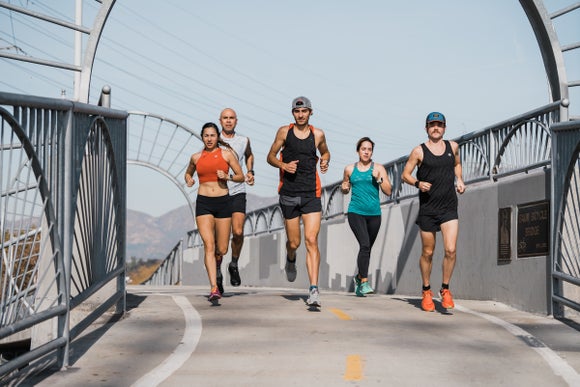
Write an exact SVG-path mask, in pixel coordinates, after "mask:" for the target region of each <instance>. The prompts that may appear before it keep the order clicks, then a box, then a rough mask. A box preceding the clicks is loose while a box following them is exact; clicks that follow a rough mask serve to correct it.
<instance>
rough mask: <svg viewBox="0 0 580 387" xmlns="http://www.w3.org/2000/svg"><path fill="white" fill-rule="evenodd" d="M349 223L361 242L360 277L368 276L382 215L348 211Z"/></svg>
mask: <svg viewBox="0 0 580 387" xmlns="http://www.w3.org/2000/svg"><path fill="white" fill-rule="evenodd" d="M348 224H349V225H350V229H351V230H352V232H353V233H354V236H355V238H356V240H357V241H358V244H359V251H358V258H357V265H358V275H359V276H360V278H368V276H369V261H370V260H371V248H372V247H373V244H374V243H375V240H376V239H377V235H379V228H381V216H380V215H376V216H365V215H359V214H355V213H352V212H349V213H348Z"/></svg>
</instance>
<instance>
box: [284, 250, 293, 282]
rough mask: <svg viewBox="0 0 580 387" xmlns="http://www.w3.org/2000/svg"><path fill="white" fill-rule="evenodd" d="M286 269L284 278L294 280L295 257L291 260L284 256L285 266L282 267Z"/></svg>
mask: <svg viewBox="0 0 580 387" xmlns="http://www.w3.org/2000/svg"><path fill="white" fill-rule="evenodd" d="M284 270H285V271H286V278H287V279H288V281H290V282H294V281H295V280H296V258H294V260H293V261H291V260H289V259H288V256H286V266H285V267H284Z"/></svg>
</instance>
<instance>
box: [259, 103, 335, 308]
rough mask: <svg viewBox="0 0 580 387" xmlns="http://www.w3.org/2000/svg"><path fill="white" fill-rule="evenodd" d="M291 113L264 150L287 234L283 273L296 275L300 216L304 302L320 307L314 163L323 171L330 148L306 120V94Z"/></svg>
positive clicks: (318, 206) (317, 187)
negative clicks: (276, 176)
mask: <svg viewBox="0 0 580 387" xmlns="http://www.w3.org/2000/svg"><path fill="white" fill-rule="evenodd" d="M292 115H293V116H294V123H293V124H290V125H285V126H282V127H280V129H278V132H277V133H276V138H275V139H274V142H273V143H272V146H271V148H270V151H269V152H268V158H267V161H268V164H270V165H272V166H273V167H275V168H278V169H279V170H280V183H279V185H278V193H279V194H280V208H281V209H282V214H283V216H284V226H285V228H286V238H287V241H286V264H285V271H286V277H287V279H288V281H290V282H293V281H294V280H295V279H296V249H298V246H300V240H301V235H300V220H301V219H302V223H303V224H304V243H305V244H306V268H307V270H308V279H309V281H310V288H309V292H308V299H307V301H306V303H307V304H308V305H309V306H315V307H320V306H321V304H320V295H319V292H318V273H319V268H320V250H319V248H318V233H319V232H320V222H321V220H322V205H321V201H320V195H321V192H322V186H321V183H320V177H319V175H318V170H317V164H318V161H319V160H320V172H321V173H326V171H327V170H328V165H329V162H330V152H329V150H328V146H327V144H326V137H325V135H324V131H322V130H321V129H319V128H315V127H314V126H312V125H310V124H309V120H310V116H311V115H312V104H311V103H310V100H309V99H308V98H306V97H297V98H295V99H294V101H292ZM317 153H319V154H320V157H319V156H318V155H317ZM278 154H279V156H280V157H278Z"/></svg>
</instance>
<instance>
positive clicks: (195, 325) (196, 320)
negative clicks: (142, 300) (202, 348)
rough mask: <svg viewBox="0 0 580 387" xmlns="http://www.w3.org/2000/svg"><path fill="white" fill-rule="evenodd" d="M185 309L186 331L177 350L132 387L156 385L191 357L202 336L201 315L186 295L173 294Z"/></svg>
mask: <svg viewBox="0 0 580 387" xmlns="http://www.w3.org/2000/svg"><path fill="white" fill-rule="evenodd" d="M172 298H173V301H175V303H176V304H177V305H178V306H179V307H180V308H181V310H182V311H183V316H184V317H185V331H184V332H183V338H182V339H181V342H180V343H179V345H178V346H177V347H176V348H175V350H174V351H173V352H172V353H171V355H169V356H168V357H167V358H166V359H165V360H164V361H163V362H162V363H161V364H159V365H158V366H157V367H155V368H154V369H152V370H151V371H149V372H148V373H146V374H145V375H143V376H142V377H141V378H140V379H139V380H137V381H136V382H135V383H133V384H132V387H155V386H157V385H159V384H160V383H161V382H163V381H164V380H165V379H167V378H168V377H169V376H171V374H173V373H174V372H175V371H177V370H178V369H179V368H180V367H181V366H182V365H183V363H185V362H186V361H187V359H189V357H190V356H191V354H192V353H193V351H195V347H197V343H199V338H200V337H201V316H200V315H199V313H197V311H196V310H195V309H194V307H193V306H192V305H191V303H190V302H189V301H188V300H187V298H186V297H184V296H173V297H172Z"/></svg>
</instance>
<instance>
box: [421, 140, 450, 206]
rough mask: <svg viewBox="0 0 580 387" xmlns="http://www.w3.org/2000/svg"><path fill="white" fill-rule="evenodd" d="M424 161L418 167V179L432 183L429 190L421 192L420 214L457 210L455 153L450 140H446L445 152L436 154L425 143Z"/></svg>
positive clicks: (422, 146)
mask: <svg viewBox="0 0 580 387" xmlns="http://www.w3.org/2000/svg"><path fill="white" fill-rule="evenodd" d="M421 148H423V161H422V162H421V165H420V166H419V168H417V179H419V180H420V181H426V182H429V183H431V189H430V190H429V192H422V191H420V192H419V203H420V207H419V214H420V215H438V214H441V213H443V212H445V211H447V210H457V194H456V193H455V155H454V154H453V149H452V148H451V144H450V143H449V141H447V140H445V152H444V153H443V154H442V155H441V156H435V155H434V154H433V153H431V151H430V150H429V148H427V146H426V145H425V144H421Z"/></svg>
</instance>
